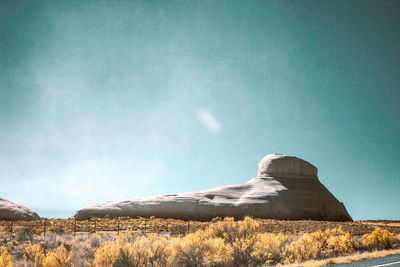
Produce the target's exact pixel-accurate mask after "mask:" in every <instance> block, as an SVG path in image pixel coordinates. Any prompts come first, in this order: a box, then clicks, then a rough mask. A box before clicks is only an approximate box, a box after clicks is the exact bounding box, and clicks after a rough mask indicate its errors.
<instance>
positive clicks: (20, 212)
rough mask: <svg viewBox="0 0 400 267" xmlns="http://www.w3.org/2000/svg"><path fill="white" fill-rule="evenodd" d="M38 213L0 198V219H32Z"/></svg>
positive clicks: (37, 217)
mask: <svg viewBox="0 0 400 267" xmlns="http://www.w3.org/2000/svg"><path fill="white" fill-rule="evenodd" d="M34 219H40V217H39V215H37V214H36V213H35V212H33V211H31V210H30V209H28V208H27V207H24V206H22V205H18V204H15V203H13V202H11V201H8V200H5V199H2V198H0V220H34Z"/></svg>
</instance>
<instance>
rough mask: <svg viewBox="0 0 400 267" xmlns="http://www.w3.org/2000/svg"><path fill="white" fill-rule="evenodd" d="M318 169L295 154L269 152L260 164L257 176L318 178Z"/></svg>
mask: <svg viewBox="0 0 400 267" xmlns="http://www.w3.org/2000/svg"><path fill="white" fill-rule="evenodd" d="M317 173H318V169H317V168H316V167H315V166H314V165H312V164H311V163H309V162H307V161H305V160H302V159H299V158H297V157H293V156H285V155H283V154H269V155H267V156H265V157H264V158H263V159H262V160H261V161H260V163H259V164H258V174H257V176H278V177H291V178H296V177H299V178H316V179H318V177H317Z"/></svg>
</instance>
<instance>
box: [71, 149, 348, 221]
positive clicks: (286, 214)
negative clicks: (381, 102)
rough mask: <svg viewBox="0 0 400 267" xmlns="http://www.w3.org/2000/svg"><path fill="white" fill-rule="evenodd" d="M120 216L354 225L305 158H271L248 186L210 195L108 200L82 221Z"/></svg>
mask: <svg viewBox="0 0 400 267" xmlns="http://www.w3.org/2000/svg"><path fill="white" fill-rule="evenodd" d="M118 216H130V217H136V216H142V217H150V216H156V217H166V218H176V219H184V220H210V219H211V218H214V217H216V216H219V217H224V216H230V217H235V218H243V217H244V216H252V217H257V218H271V219H290V220H296V219H314V220H331V221H351V220H352V219H351V217H350V215H349V214H348V213H347V211H346V209H345V207H344V205H343V203H341V202H339V201H338V200H337V199H336V198H335V197H334V196H333V195H332V194H331V193H330V192H329V191H328V190H327V189H326V187H325V186H324V185H322V184H321V183H320V181H319V179H318V176H317V168H316V167H315V166H313V165H312V164H311V163H309V162H307V161H304V160H302V159H299V158H296V157H293V156H285V155H280V154H271V155H267V156H266V157H264V158H263V159H262V160H261V161H260V163H259V169H258V175H257V177H255V178H253V179H251V180H250V181H248V182H245V183H243V184H237V185H228V186H222V187H218V188H213V189H209V190H204V191H197V192H188V193H180V194H173V195H164V196H158V197H150V198H138V199H132V200H127V201H119V202H106V203H103V204H99V205H95V206H91V207H86V208H83V209H81V210H78V211H77V212H76V214H75V218H76V219H78V220H83V219H89V218H92V217H107V218H113V217H118Z"/></svg>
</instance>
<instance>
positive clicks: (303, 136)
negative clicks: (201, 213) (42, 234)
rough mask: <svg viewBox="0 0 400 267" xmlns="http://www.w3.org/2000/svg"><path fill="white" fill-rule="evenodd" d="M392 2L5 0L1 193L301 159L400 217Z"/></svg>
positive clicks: (61, 200) (119, 186) (29, 197)
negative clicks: (273, 158) (275, 157)
mask: <svg viewBox="0 0 400 267" xmlns="http://www.w3.org/2000/svg"><path fill="white" fill-rule="evenodd" d="M399 48H400V2H399V1H378V0H377V1H365V0H363V1H173V2H170V1H1V2H0V197H2V198H5V199H8V200H11V201H13V202H16V203H20V204H23V205H26V206H27V207H29V208H31V209H32V210H35V211H37V212H38V213H39V215H41V216H46V217H68V216H72V215H73V214H74V211H75V210H77V209H79V208H82V207H84V206H87V205H92V204H96V203H101V202H104V201H108V200H125V199H131V198H136V197H145V196H153V195H159V194H168V193H176V192H185V191H195V190H200V189H207V188H211V187H215V186H220V185H226V184H234V183H242V182H245V181H247V180H249V179H250V178H253V177H255V175H256V174H257V165H258V162H259V160H260V159H261V158H262V157H263V156H264V155H266V154H270V153H283V154H288V155H295V156H297V157H300V158H303V159H305V160H307V161H309V162H311V163H312V164H314V165H315V166H317V167H318V170H319V178H320V180H321V182H322V183H323V184H324V185H325V186H326V187H327V188H328V189H329V190H330V191H331V192H332V193H333V194H334V195H335V196H336V197H337V198H338V199H339V200H340V201H343V202H344V204H345V206H346V207H347V209H348V211H349V213H350V214H351V216H352V217H353V219H357V220H359V219H400V120H399V119H400V49H399Z"/></svg>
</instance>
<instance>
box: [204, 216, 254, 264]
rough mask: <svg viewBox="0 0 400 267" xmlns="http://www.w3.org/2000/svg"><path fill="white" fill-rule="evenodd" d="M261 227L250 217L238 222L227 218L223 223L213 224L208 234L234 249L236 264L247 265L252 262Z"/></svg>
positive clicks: (207, 231) (207, 230)
mask: <svg viewBox="0 0 400 267" xmlns="http://www.w3.org/2000/svg"><path fill="white" fill-rule="evenodd" d="M259 226H260V225H259V223H258V222H257V221H256V220H253V219H252V218H250V217H245V218H244V220H243V221H237V222H235V221H234V219H233V218H230V217H226V218H225V219H224V220H223V221H217V222H215V223H213V224H211V225H210V226H209V227H208V228H207V229H206V234H207V235H208V236H210V237H211V238H222V239H224V240H225V242H226V243H228V244H229V245H230V246H231V247H232V248H233V258H234V259H233V261H234V264H236V265H246V264H249V263H250V262H251V259H252V257H251V253H252V252H253V245H254V243H255V242H256V235H257V230H258V228H259Z"/></svg>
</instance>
